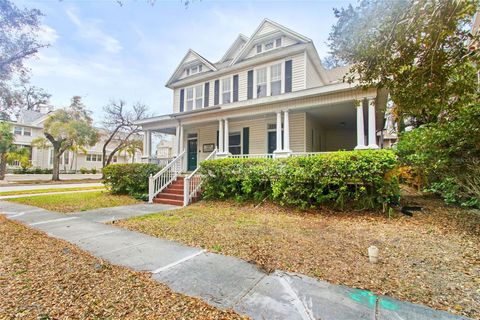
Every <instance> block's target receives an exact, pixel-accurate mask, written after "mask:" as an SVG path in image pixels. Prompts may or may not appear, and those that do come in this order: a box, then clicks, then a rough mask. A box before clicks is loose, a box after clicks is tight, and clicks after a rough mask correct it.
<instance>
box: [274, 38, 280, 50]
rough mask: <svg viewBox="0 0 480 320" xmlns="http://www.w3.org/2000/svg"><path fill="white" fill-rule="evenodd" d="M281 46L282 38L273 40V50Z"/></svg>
mask: <svg viewBox="0 0 480 320" xmlns="http://www.w3.org/2000/svg"><path fill="white" fill-rule="evenodd" d="M281 46H282V38H277V39H275V48H278V47H281Z"/></svg>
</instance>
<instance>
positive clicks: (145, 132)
mask: <svg viewBox="0 0 480 320" xmlns="http://www.w3.org/2000/svg"><path fill="white" fill-rule="evenodd" d="M147 133H148V130H144V131H143V155H142V157H144V158H146V157H148V153H147V151H148V150H147V145H148V137H147V136H148V134H147Z"/></svg>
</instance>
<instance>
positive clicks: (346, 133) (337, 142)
mask: <svg viewBox="0 0 480 320" xmlns="http://www.w3.org/2000/svg"><path fill="white" fill-rule="evenodd" d="M355 146H356V133H355V131H354V130H327V131H326V150H327V151H338V150H343V149H345V150H352V149H353V148H355Z"/></svg>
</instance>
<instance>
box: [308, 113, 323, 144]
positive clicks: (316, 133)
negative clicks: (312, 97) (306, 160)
mask: <svg viewBox="0 0 480 320" xmlns="http://www.w3.org/2000/svg"><path fill="white" fill-rule="evenodd" d="M305 127H306V128H305V148H306V150H305V151H306V152H319V151H325V148H326V146H325V129H324V128H323V127H322V126H321V125H320V124H319V123H318V122H316V121H315V118H313V117H311V116H309V115H308V114H307V116H306V126H305Z"/></svg>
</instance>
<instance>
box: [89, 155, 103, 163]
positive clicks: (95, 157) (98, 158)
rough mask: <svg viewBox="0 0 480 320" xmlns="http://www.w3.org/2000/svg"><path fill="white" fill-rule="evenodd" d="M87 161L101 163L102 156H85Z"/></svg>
mask: <svg viewBox="0 0 480 320" xmlns="http://www.w3.org/2000/svg"><path fill="white" fill-rule="evenodd" d="M87 161H92V162H95V161H98V162H100V161H102V155H101V154H87Z"/></svg>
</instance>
